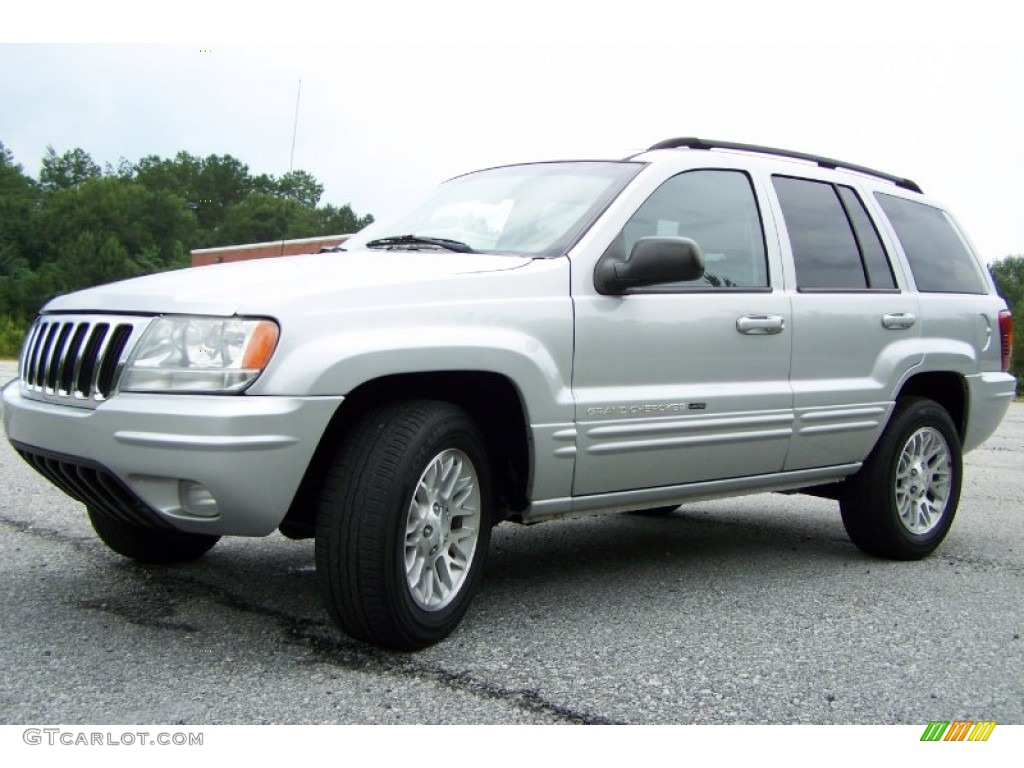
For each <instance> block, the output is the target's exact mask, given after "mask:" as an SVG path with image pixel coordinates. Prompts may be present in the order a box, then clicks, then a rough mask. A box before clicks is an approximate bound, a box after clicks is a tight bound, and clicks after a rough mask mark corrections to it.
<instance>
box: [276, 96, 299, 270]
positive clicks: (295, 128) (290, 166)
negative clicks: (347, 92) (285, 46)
mask: <svg viewBox="0 0 1024 768" xmlns="http://www.w3.org/2000/svg"><path fill="white" fill-rule="evenodd" d="M301 98H302V78H301V77H300V78H299V90H298V93H296V94H295V120H294V121H293V122H292V153H291V156H290V157H289V158H288V173H291V172H292V170H294V168H295V137H296V136H298V135H299V100H300V99H301ZM284 235H285V233H284V232H282V233H281V253H279V254H278V255H279V256H284V240H285V238H284Z"/></svg>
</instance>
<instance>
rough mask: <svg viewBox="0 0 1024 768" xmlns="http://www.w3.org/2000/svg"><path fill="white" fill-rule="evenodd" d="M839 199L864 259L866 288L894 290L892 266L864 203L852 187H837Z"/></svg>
mask: <svg viewBox="0 0 1024 768" xmlns="http://www.w3.org/2000/svg"><path fill="white" fill-rule="evenodd" d="M838 189H839V197H840V199H841V200H842V201H843V206H844V207H845V208H846V213H847V215H848V216H849V217H850V224H851V226H853V234H854V236H855V237H856V238H857V244H858V245H860V252H861V256H863V257H864V267H865V268H866V269H867V273H868V286H869V287H870V288H895V287H896V280H895V278H894V277H893V275H892V264H890V263H889V256H888V254H887V253H886V252H885V246H883V245H882V239H881V238H880V237H879V236H878V230H877V229H875V225H874V223H873V222H872V221H871V217H870V216H868V212H867V211H866V210H865V209H864V203H863V202H861V199H860V197H858V196H857V193H856V192H854V191H853V188H852V187H843V186H840V187H838Z"/></svg>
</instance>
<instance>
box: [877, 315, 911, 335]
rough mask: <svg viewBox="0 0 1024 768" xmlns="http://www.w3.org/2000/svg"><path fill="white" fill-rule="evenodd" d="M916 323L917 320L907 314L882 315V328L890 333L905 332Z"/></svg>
mask: <svg viewBox="0 0 1024 768" xmlns="http://www.w3.org/2000/svg"><path fill="white" fill-rule="evenodd" d="M916 322H917V318H916V317H914V316H913V315H912V314H910V313H909V312H890V313H888V314H886V315H882V327H883V328H888V329H889V330H890V331H905V330H906V329H907V328H910V327H912V326H913V325H914V323H916Z"/></svg>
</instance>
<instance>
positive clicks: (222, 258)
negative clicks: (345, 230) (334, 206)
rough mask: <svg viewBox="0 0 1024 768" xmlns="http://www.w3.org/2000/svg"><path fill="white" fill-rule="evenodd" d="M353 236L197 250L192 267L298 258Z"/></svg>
mask: <svg viewBox="0 0 1024 768" xmlns="http://www.w3.org/2000/svg"><path fill="white" fill-rule="evenodd" d="M350 237H351V235H327V236H324V237H304V238H301V239H299V240H274V241H272V242H269V243H249V244H248V245H225V246H221V247H220V248H196V249H195V250H194V251H192V266H193V267H205V266H208V265H210V264H224V263H227V262H229V261H248V260H249V259H270V258H275V257H277V256H298V255H299V254H302V253H318V252H319V251H320V250H321V249H323V248H333V247H334V246H336V245H340V244H341V243H343V242H345V241H346V240H348V239H349V238H350Z"/></svg>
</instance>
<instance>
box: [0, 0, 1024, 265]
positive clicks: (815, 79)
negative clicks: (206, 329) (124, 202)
mask: <svg viewBox="0 0 1024 768" xmlns="http://www.w3.org/2000/svg"><path fill="white" fill-rule="evenodd" d="M351 5H352V4H350V3H330V4H329V3H322V2H312V1H311V0H293V1H292V2H288V3H275V4H270V3H259V2H257V3H252V4H247V5H245V6H242V5H240V4H237V3H232V4H227V3H224V4H221V3H218V2H215V0H207V2H196V0H179V2H175V3H153V4H142V3H138V2H120V1H116V0H96V1H95V2H90V3H78V4H73V3H63V2H57V3H56V4H54V3H48V4H46V5H45V7H43V6H40V8H39V9H38V10H34V9H31V8H30V9H25V10H13V9H11V8H10V6H8V8H6V9H5V11H4V15H3V21H4V24H3V27H2V28H0V142H3V143H4V145H5V146H6V147H7V148H8V149H10V150H11V151H12V152H13V153H14V156H15V160H16V161H17V162H19V163H21V164H22V166H23V167H24V169H25V171H26V172H27V173H29V174H31V175H37V174H38V170H39V163H40V159H41V158H42V156H43V153H44V152H45V151H46V147H47V145H52V146H53V147H54V148H55V149H56V150H57V151H58V152H63V151H65V150H68V149H73V148H75V147H81V148H82V149H84V150H86V151H87V152H89V154H90V155H91V156H92V157H93V159H94V160H96V161H97V162H99V163H100V164H101V165H102V164H104V163H112V164H116V163H117V162H118V160H119V159H120V158H121V157H124V158H127V159H128V160H131V161H135V160H138V159H139V158H140V157H143V156H145V155H159V156H161V157H169V156H173V155H174V154H175V153H177V152H178V151H181V150H184V151H187V152H189V153H191V154H194V155H200V156H206V155H209V154H230V155H233V156H234V157H236V158H238V159H239V160H241V161H243V162H244V163H246V164H247V165H248V166H249V169H250V171H251V172H252V173H269V174H274V175H277V176H279V175H281V174H283V173H286V172H287V171H288V170H289V168H290V167H294V168H296V169H303V170H306V171H309V172H310V173H312V174H313V175H314V176H315V177H316V178H317V179H318V180H319V181H320V182H321V183H322V184H323V185H324V187H325V192H324V196H323V198H322V202H326V203H331V204H334V205H340V204H345V203H348V204H350V205H351V206H352V207H353V209H354V210H355V211H356V213H358V214H360V215H362V214H365V213H372V214H373V215H374V216H375V217H377V218H378V219H380V218H387V217H388V216H392V215H397V214H399V213H400V212H401V211H402V210H403V209H404V208H406V207H408V206H409V205H410V204H411V203H413V202H414V201H415V200H416V199H417V198H419V197H421V196H423V195H424V194H426V193H427V192H429V190H430V189H431V188H433V187H434V186H435V185H436V184H438V183H439V182H441V181H443V180H444V179H446V178H449V177H451V176H454V175H457V174H460V173H463V172H466V171H470V170H474V169H476V168H481V167H488V166H493V165H502V164H505V163H510V162H520V161H529V160H551V159H566V158H579V157H589V158H604V157H611V158H616V157H623V156H625V155H627V154H630V153H632V152H636V151H638V150H641V149H644V148H645V147H647V146H650V145H651V144H653V143H655V142H657V141H659V140H661V139H665V138H669V137H674V136H698V137H702V138H712V139H724V140H730V141H739V142H745V143H754V144H762V145H766V146H776V147H784V148H787V149H794V150H797V151H802V152H810V153H816V154H821V155H825V156H829V157H836V158H840V159H842V160H846V161H848V162H852V163H857V164H860V165H866V166H869V167H873V168H877V169H879V170H883V171H888V172H890V173H894V174H898V175H900V176H906V177H909V178H911V179H913V180H915V181H917V182H918V183H919V184H920V185H921V186H922V188H923V189H924V191H925V192H926V193H927V194H929V195H931V196H934V197H935V198H937V199H939V200H940V201H942V202H944V203H945V204H947V205H948V206H949V207H950V208H951V210H952V211H953V213H954V215H955V216H956V217H957V219H958V220H959V221H960V223H961V224H962V225H963V227H964V228H965V229H966V231H967V232H968V234H969V236H970V237H971V239H972V240H973V242H974V244H975V245H976V247H977V248H978V250H979V251H980V253H981V255H982V257H983V258H984V259H985V260H986V261H992V260H994V259H997V258H1000V257H1002V256H1005V255H1008V254H1011V253H1013V254H1019V253H1024V142H1022V141H1021V139H1022V138H1024V98H1022V96H1024V41H1022V40H1021V39H1020V38H1021V32H1020V31H1019V30H1020V29H1021V27H1020V25H1019V24H1018V23H1017V19H1016V17H1015V15H1014V16H1011V15H1008V14H1010V13H1012V12H1010V11H1008V10H1006V9H1008V8H1011V7H1012V6H1011V5H1010V4H1009V3H1004V4H1002V5H999V4H997V3H994V2H989V0H975V2H971V3H964V2H959V3H956V4H954V3H947V2H945V0H935V1H933V2H928V3H925V2H921V3H917V2H909V1H904V2H901V1H900V0H889V1H888V2H881V1H880V0H859V1H858V2H857V3H855V4H847V5H844V4H842V3H839V2H831V3H824V2H819V3H813V2H803V1H802V0H774V1H773V2H770V3H769V2H764V3H753V2H748V1H747V0H718V2H715V3H714V4H707V5H704V4H702V5H694V4H692V3H685V2H675V3H671V4H670V3H666V2H664V1H663V2H652V1H651V0H631V2H629V3H621V4H617V5H613V4H610V3H603V4H602V3H597V2H590V3H578V2H559V1H558V0H548V2H539V0H520V2H513V3H504V4H500V5H499V4H485V3H482V2H473V3H471V2H465V1H464V0H435V2H429V3H428V2H419V3H413V2H394V1H389V0H377V2H374V3H372V5H371V4H369V3H367V6H368V7H367V8H366V9H363V10H355V9H353V8H352V7H351ZM242 7H244V8H245V9H246V12H245V14H244V15H239V13H238V9H240V8H242ZM293 137H294V140H295V144H294V156H293V155H292V141H293Z"/></svg>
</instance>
